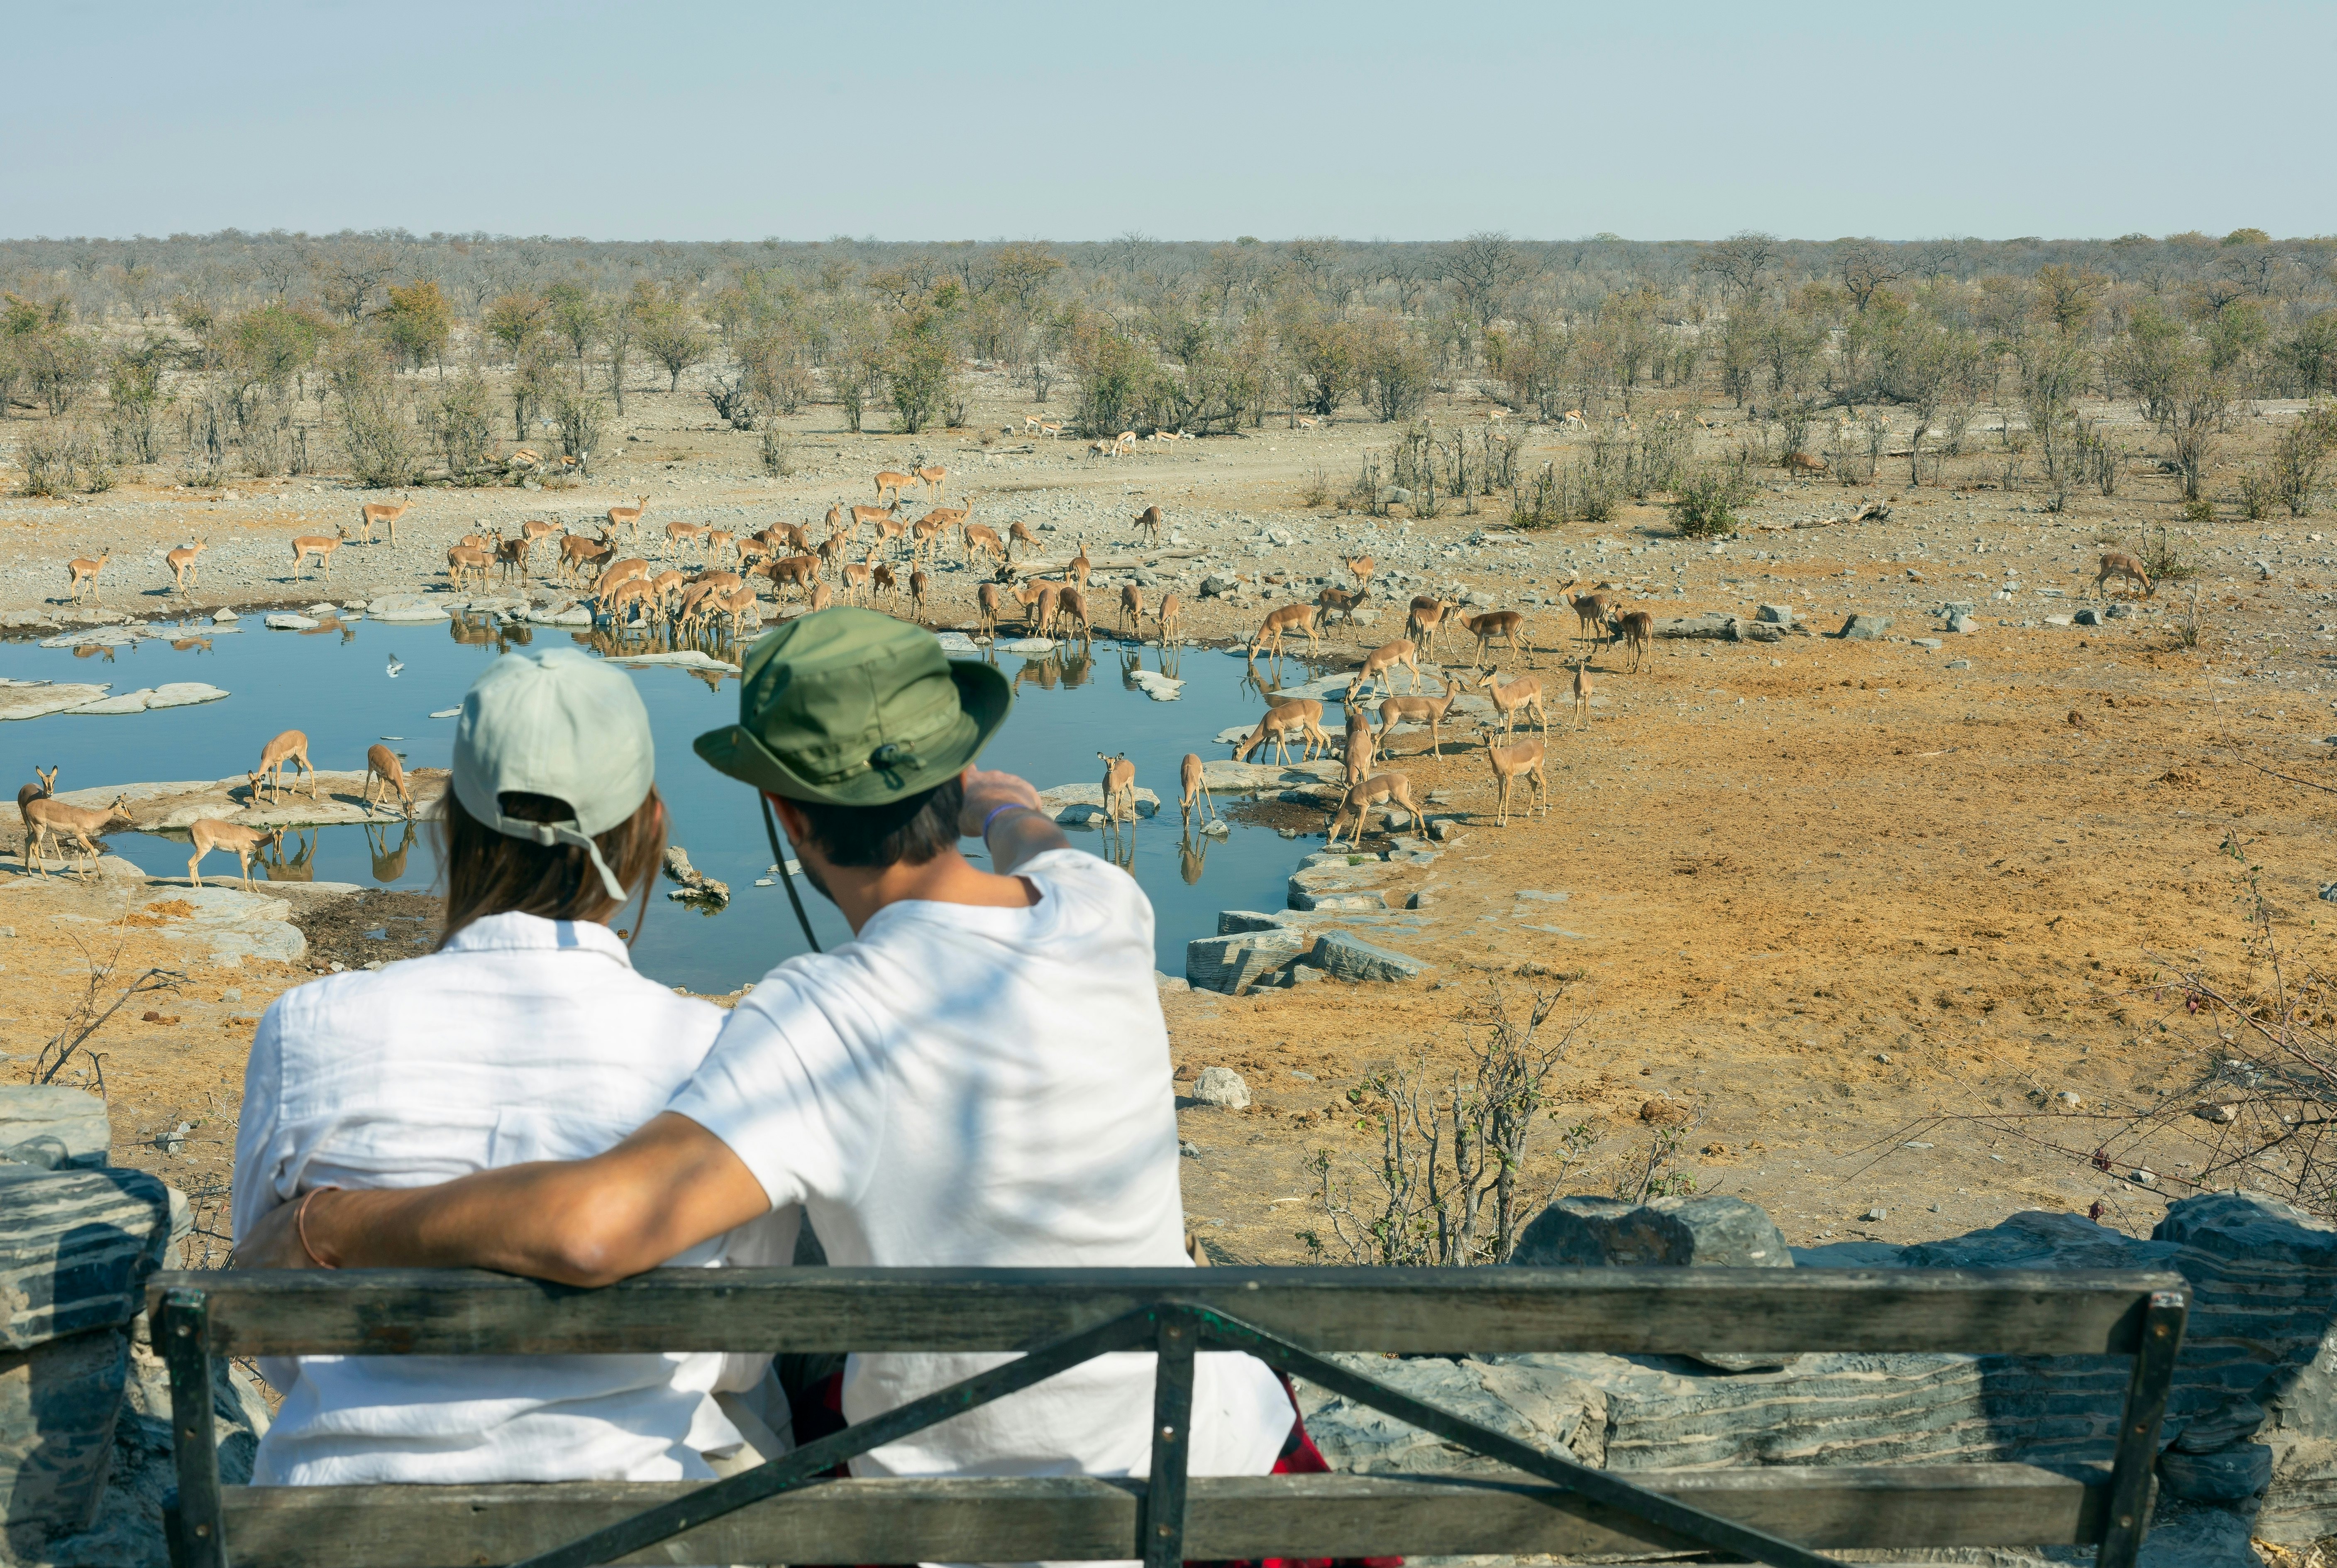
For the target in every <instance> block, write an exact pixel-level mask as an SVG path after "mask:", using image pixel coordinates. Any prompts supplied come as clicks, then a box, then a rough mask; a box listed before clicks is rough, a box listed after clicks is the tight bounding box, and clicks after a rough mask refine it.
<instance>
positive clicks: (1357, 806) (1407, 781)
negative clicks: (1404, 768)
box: [1323, 773, 1420, 849]
mask: <svg viewBox="0 0 2337 1568" xmlns="http://www.w3.org/2000/svg"><path fill="white" fill-rule="evenodd" d="M1374 806H1377V807H1378V808H1380V809H1381V810H1382V812H1383V813H1384V812H1386V811H1387V810H1389V809H1391V808H1392V807H1393V806H1401V807H1403V809H1405V810H1406V811H1408V812H1410V813H1411V814H1412V818H1413V821H1415V822H1417V821H1419V820H1420V808H1419V807H1417V806H1415V805H1413V801H1412V779H1411V778H1410V777H1409V776H1408V775H1405V774H1403V773H1374V774H1373V775H1372V776H1371V777H1370V778H1368V779H1357V780H1356V781H1355V782H1354V783H1352V784H1350V785H1348V786H1347V792H1346V793H1345V795H1343V796H1341V797H1340V798H1339V808H1338V809H1337V810H1335V811H1334V812H1332V813H1331V834H1330V837H1329V838H1328V839H1326V840H1325V843H1324V845H1323V848H1325V849H1336V848H1338V847H1339V828H1340V825H1341V824H1343V823H1345V822H1346V821H1348V820H1349V819H1350V818H1352V819H1353V820H1354V837H1353V838H1350V839H1349V840H1348V843H1349V845H1350V846H1353V845H1356V844H1361V843H1362V842H1363V841H1364V826H1365V825H1366V824H1367V823H1368V822H1369V821H1370V820H1371V815H1372V808H1373V807H1374Z"/></svg>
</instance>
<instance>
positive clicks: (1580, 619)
mask: <svg viewBox="0 0 2337 1568" xmlns="http://www.w3.org/2000/svg"><path fill="white" fill-rule="evenodd" d="M1567 603H1568V604H1569V605H1570V606H1572V607H1573V610H1574V624H1575V632H1576V635H1578V636H1580V637H1584V638H1588V639H1589V641H1591V642H1606V641H1607V595H1605V594H1604V593H1578V594H1576V595H1575V596H1574V597H1573V598H1571V599H1569V600H1568V601H1567Z"/></svg>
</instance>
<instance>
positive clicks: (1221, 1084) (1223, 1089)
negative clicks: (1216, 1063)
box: [1193, 1067, 1249, 1111]
mask: <svg viewBox="0 0 2337 1568" xmlns="http://www.w3.org/2000/svg"><path fill="white" fill-rule="evenodd" d="M1193 1098H1194V1099H1196V1100H1198V1101H1199V1102H1200V1103H1202V1104H1204V1105H1217V1106H1220V1107H1222V1108H1224V1109H1225V1110H1227V1111H1247V1110H1248V1109H1249V1085H1248V1084H1247V1083H1243V1082H1242V1075H1241V1074H1240V1073H1237V1072H1235V1071H1234V1070H1233V1069H1232V1068H1230V1067H1204V1068H1202V1069H1201V1075H1200V1077H1198V1078H1197V1079H1195V1080H1194V1082H1193Z"/></svg>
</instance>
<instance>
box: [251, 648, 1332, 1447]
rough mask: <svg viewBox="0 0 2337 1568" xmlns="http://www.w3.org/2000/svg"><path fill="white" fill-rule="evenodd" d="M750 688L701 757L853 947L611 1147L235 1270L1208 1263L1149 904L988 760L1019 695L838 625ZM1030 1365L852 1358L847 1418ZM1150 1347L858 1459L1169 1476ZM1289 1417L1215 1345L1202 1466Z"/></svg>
mask: <svg viewBox="0 0 2337 1568" xmlns="http://www.w3.org/2000/svg"><path fill="white" fill-rule="evenodd" d="M739 687H740V690H739V699H738V722H737V723H736V724H732V725H728V726H726V727H725V728H723V729H720V730H714V731H711V732H709V733H708V734H705V735H701V736H700V737H699V739H698V743H697V746H698V752H699V756H701V757H703V758H704V759H705V760H707V761H708V762H709V763H710V764H712V765H713V766H714V767H716V768H718V769H720V770H721V771H723V772H725V773H728V774H729V775H731V776H732V777H734V778H737V779H742V780H744V781H746V782H747V783H749V784H752V785H753V786H754V787H755V788H756V789H757V790H758V791H759V792H760V793H761V794H762V795H763V797H764V799H765V800H766V801H767V802H768V805H770V806H771V807H772V808H774V809H776V810H777V813H778V816H779V818H780V820H781V821H782V822H784V824H785V825H786V828H787V834H788V837H789V838H791V839H792V840H793V841H794V843H795V845H796V847H797V852H798V854H799V855H800V857H801V859H802V864H803V869H804V872H805V876H806V878H807V880H808V881H810V882H811V883H812V885H813V886H814V887H816V888H817V889H819V890H820V891H821V892H822V893H824V894H826V896H827V897H829V898H830V899H832V900H833V901H834V902H835V904H836V907H837V909H838V910H839V911H840V912H841V913H842V914H843V916H845V918H846V921H847V922H848V923H849V924H850V926H851V927H852V930H853V933H854V938H855V939H854V940H853V941H852V942H850V943H848V944H846V945H845V946H841V947H839V948H837V949H836V951H834V952H831V953H807V954H804V955H801V956H797V957H795V958H791V959H789V960H787V962H786V963H784V964H781V965H779V966H778V967H777V968H776V969H773V970H772V971H771V972H770V973H769V974H768V975H765V976H764V977H763V979H762V980H761V981H760V982H759V983H758V985H756V986H755V987H754V989H753V990H752V991H751V992H750V993H749V994H748V995H747V996H746V997H745V998H744V999H743V1000H742V1001H741V1002H740V1003H739V1004H738V1006H737V1007H736V1008H735V1009H733V1010H732V1012H731V1014H730V1018H729V1021H728V1023H727V1024H724V1026H723V1029H722V1033H721V1034H720V1036H719V1038H718V1039H717V1040H716V1042H715V1044H714V1047H713V1049H712V1050H711V1051H710V1052H709V1053H708V1054H707V1056H706V1058H705V1060H704V1061H703V1063H701V1064H700V1065H699V1069H698V1071H697V1072H696V1073H695V1074H693V1076H692V1077H691V1078H690V1080H689V1083H687V1084H686V1085H685V1086H684V1087H683V1088H682V1090H681V1091H680V1093H677V1094H676V1095H675V1096H674V1098H673V1099H672V1100H671V1101H670V1103H669V1105H668V1108H667V1110H666V1112H664V1113H663V1114H661V1115H660V1116H658V1117H657V1118H656V1119H654V1120H653V1121H651V1122H649V1123H648V1124H647V1125H646V1126H644V1127H642V1128H641V1129H640V1131H638V1132H635V1133H634V1134H633V1135H632V1136H631V1138H629V1139H627V1140H626V1141H625V1142H623V1143H621V1144H620V1145H619V1146H618V1147H617V1148H615V1149H613V1150H611V1151H610V1152H608V1153H606V1154H603V1155H601V1156H598V1157H596V1158H594V1159H591V1160H585V1161H574V1162H570V1163H543V1164H537V1165H530V1166H520V1167H507V1168H504V1169H501V1170H496V1171H484V1172H481V1173H479V1174H476V1175H474V1176H469V1177H465V1178H464V1179H462V1180H460V1181H453V1182H449V1183H446V1184H445V1185H443V1186H439V1187H434V1188H421V1189H403V1190H396V1191H385V1190H375V1191H350V1192H341V1191H317V1192H314V1193H311V1194H309V1195H308V1197H307V1198H305V1199H303V1200H302V1201H300V1202H298V1203H293V1204H288V1205H286V1206H285V1207H284V1208H283V1209H281V1210H277V1211H276V1212H275V1213H272V1214H270V1215H269V1218H268V1220H263V1221H262V1222H261V1228H260V1229H259V1230H255V1231H254V1233H253V1234H252V1235H250V1236H249V1237H248V1238H246V1239H245V1241H244V1243H243V1244H242V1247H241V1249H240V1252H239V1258H240V1259H241V1260H243V1261H245V1262H247V1263H259V1264H263V1265H277V1266H285V1267H318V1266H324V1267H410V1268H418V1267H440V1268H444V1267H458V1266H465V1265H467V1266H474V1267H483V1268H489V1269H501V1270H503V1271H504V1272H506V1273H513V1274H525V1275H533V1276H537V1277H540V1278H545V1279H557V1280H562V1281H566V1282H570V1283H574V1284H600V1283H604V1282H607V1281H609V1280H613V1279H621V1278H623V1277H625V1276H627V1275H631V1274H634V1273H638V1272H640V1270H642V1269H649V1268H653V1267H655V1266H656V1265H658V1264H659V1263H660V1262H662V1261H663V1260H664V1259H668V1258H670V1257H672V1256H674V1255H676V1254H678V1253H680V1252H681V1251H683V1250H685V1249H687V1248H688V1247H689V1246H691V1245H693V1244H695V1243H696V1242H698V1241H699V1240H704V1239H706V1238H708V1237H713V1236H719V1235H722V1234H724V1233H725V1232H727V1231H728V1230H731V1229H733V1228H734V1227H737V1226H738V1225H742V1224H745V1223H747V1222H748V1221H750V1220H755V1219H757V1218H758V1217H759V1216H762V1215H764V1214H767V1213H769V1212H771V1211H772V1210H777V1209H783V1208H786V1207H788V1206H791V1205H798V1204H799V1205H801V1206H802V1208H803V1210H804V1211H805V1213H806V1215H807V1218H808V1219H809V1220H810V1221H811V1224H812V1226H813V1228H814V1230H816V1232H817V1234H818V1235H819V1237H820V1239H821V1240H822V1241H823V1242H824V1243H825V1245H826V1251H827V1256H828V1260H829V1261H830V1262H832V1263H835V1264H837V1265H839V1266H867V1265H875V1266H890V1267H1023V1268H1063V1267H1080V1266H1090V1267H1154V1268H1158V1267H1163V1266H1173V1265H1177V1264H1180V1263H1185V1262H1187V1261H1188V1259H1187V1257H1186V1254H1185V1250H1184V1218H1183V1205H1182V1201H1181V1198H1180V1196H1179V1193H1178V1139H1177V1126H1176V1113H1175V1097H1174V1091H1173V1088H1172V1086H1171V1083H1170V1078H1171V1072H1170V1067H1169V1060H1168V1031H1167V1027H1166V1024H1164V1022H1163V1020H1162V1017H1161V1014H1160V1004H1159V992H1158V990H1157V989H1156V985H1155V981H1154V978H1153V970H1152V909H1151V906H1150V905H1149V903H1148V902H1147V901H1146V899H1145V897H1144V895H1143V893H1142V891H1141V890H1140V889H1139V888H1138V887H1137V886H1136V884H1135V882H1134V881H1133V879H1131V878H1130V877H1128V876H1126V875H1125V874H1123V873H1122V872H1120V870H1118V869H1117V868H1116V867H1111V866H1110V865H1108V864H1106V863H1105V862H1104V861H1102V860H1100V859H1098V858H1095V857H1093V856H1091V855H1088V854H1086V853H1084V852H1081V851H1078V850H1074V849H1072V848H1071V847H1070V846H1069V844H1068V843H1067V842H1066V841H1065V839H1064V838H1063V835H1062V834H1061V831H1060V830H1059V829H1058V828H1056V827H1055V824H1054V823H1053V821H1052V820H1051V818H1049V817H1048V815H1047V813H1046V812H1045V811H1044V810H1043V809H1041V807H1040V805H1039V799H1038V795H1037V793H1036V791H1034V790H1033V789H1032V788H1031V786H1030V785H1029V784H1027V783H1025V782H1023V781H1022V779H1017V778H1014V777H1013V776H1012V775H1010V774H1006V773H992V772H983V771H982V770H980V769H975V768H974V767H973V762H974V760H975V758H976V756H977V754H978V753H979V752H980V751H981V750H982V748H983V743H984V742H985V741H987V740H989V739H990V737H991V736H992V735H993V734H995V733H996V732H997V730H998V728H999V726H1000V725H1001V724H1002V722H1003V721H1004V720H1005V717H1006V712H1007V709H1008V708H1009V706H1010V705H1011V701H1012V694H1011V691H1010V690H1009V688H1008V687H1007V685H1006V682H1005V681H1003V679H1002V677H1000V675H999V674H998V672H997V671H995V670H993V669H992V668H990V667H989V666H988V665H986V664H982V663H973V662H952V661H950V660H948V659H946V658H944V656H943V654H942V652H941V648H940V645H939V643H938V642H936V641H935V640H934V638H933V637H932V636H931V635H930V634H929V633H927V632H924V631H922V630H920V629H918V628H916V627H914V626H910V625H908V624H906V623H904V622H899V621H895V620H893V619H892V618H890V617H888V616H884V615H878V614H875V613H870V612H865V611H861V610H853V609H836V610H826V611H822V612H820V613H816V614H812V615H806V616H802V617H799V618H797V620H795V621H792V622H789V623H788V624H787V625H786V626H784V627H782V628H780V629H779V630H777V631H776V632H772V633H771V634H770V635H769V636H768V637H766V638H764V639H763V640H762V641H761V642H758V644H756V646H755V648H754V649H753V650H752V651H751V652H749V653H748V657H747V661H746V663H745V667H744V670H743V671H742V676H741V680H740V682H739ZM961 836H964V837H978V838H982V839H983V841H984V843H985V845H986V846H987V848H988V851H989V854H990V857H991V864H992V867H993V869H992V870H987V871H985V870H983V869H981V868H979V867H975V866H974V865H973V864H972V863H971V862H970V861H968V860H967V859H966V858H965V857H964V856H963V855H962V854H960V853H959V850H958V848H957V844H958V839H959V838H960V837H961ZM284 1214H290V1215H291V1216H292V1219H291V1220H279V1216H281V1215H284ZM271 1222H274V1223H273V1228H272V1229H270V1228H269V1226H270V1223H271ZM1010 1358H1011V1357H1004V1356H963V1355H946V1356H935V1355H920V1356H909V1355H869V1356H856V1357H853V1358H852V1359H851V1361H850V1362H849V1363H848V1364H847V1366H846V1372H845V1376H844V1380H843V1385H842V1406H843V1414H844V1416H845V1417H846V1419H847V1420H849V1421H855V1422H857V1421H865V1420H868V1419H870V1418H872V1417H874V1416H877V1415H880V1414H882V1413H884V1412H885V1411H887V1410H891V1409H894V1408H896V1407H897V1406H901V1405H904V1404H906V1403H908V1402H909V1401H910V1400H913V1399H915V1398H917V1397H921V1396H923V1395H925V1394H927V1393H930V1392H933V1391H934V1390H936V1389H939V1388H942V1387H947V1386H948V1385H949V1384H951V1383H953V1382H956V1381H958V1380H960V1379H962V1378H963V1377H970V1376H973V1374H974V1373H976V1372H978V1371H980V1370H982V1369H983V1368H984V1367H989V1366H993V1365H996V1364H998V1363H1000V1362H1002V1361H1004V1360H1007V1359H1010ZM1151 1361H1152V1357H1150V1356H1149V1354H1127V1355H1116V1356H1110V1357H1102V1358H1100V1359H1098V1360H1095V1361H1091V1362H1089V1363H1087V1364H1086V1365H1084V1366H1081V1367H1077V1368H1074V1369H1073V1370H1071V1371H1069V1372H1065V1373H1061V1374H1059V1375H1057V1376H1056V1377H1051V1378H1050V1379H1048V1380H1047V1381H1046V1382H1045V1383H1043V1384H1041V1385H1039V1386H1038V1387H1033V1388H1030V1389H1027V1390H1025V1391H1023V1392H1022V1393H1020V1394H1017V1395H1013V1396H1012V1397H1008V1398H1006V1399H1003V1400H1001V1401H999V1402H997V1403H996V1404H993V1405H989V1406H983V1407H981V1408H978V1409H976V1410H973V1411H969V1412H967V1413H966V1414H964V1415H962V1416H956V1417H954V1418H953V1419H952V1420H950V1421H949V1422H948V1423H946V1424H945V1425H944V1426H938V1427H932V1428H928V1429H926V1430H925V1431H924V1432H921V1433H918V1434H916V1435H914V1436H912V1437H909V1438H906V1439H904V1440H902V1441H899V1442H895V1443H891V1444H886V1445H884V1446H879V1447H877V1448H875V1449H873V1450H871V1451H870V1452H869V1453H868V1454H866V1455H863V1456H862V1457H861V1458H859V1459H856V1460H855V1461H854V1462H853V1469H854V1471H855V1473H856V1474H859V1475H961V1474H980V1475H1065V1474H1085V1475H1141V1474H1142V1473H1143V1472H1144V1470H1145V1468H1146V1466H1147V1465H1148V1464H1149V1452H1150V1434H1149V1415H1150V1411H1151V1405H1152V1400H1151V1393H1150V1390H1151V1387H1152V1367H1151ZM1295 1421H1296V1412H1295V1410H1294V1408H1293V1406H1292V1404H1291V1401H1290V1398H1289V1397H1288V1395H1287V1394H1286V1391H1285V1390H1284V1389H1283V1388H1282V1387H1281V1385H1280V1384H1279V1383H1278V1382H1277V1381H1276V1378H1275V1377H1274V1376H1273V1374H1272V1373H1270V1372H1268V1371H1267V1370H1266V1367H1264V1366H1262V1365H1261V1364H1259V1363H1258V1362H1257V1361H1256V1360H1254V1359H1252V1358H1251V1357H1247V1356H1239V1355H1230V1354H1217V1353H1211V1354H1205V1355H1203V1356H1201V1357H1199V1358H1198V1365H1197V1367H1196V1375H1195V1385H1194V1401H1193V1425H1192V1447H1191V1450H1190V1455H1191V1457H1190V1464H1191V1470H1192V1473H1193V1474H1194V1475H1264V1474H1266V1473H1267V1472H1268V1471H1269V1470H1271V1469H1272V1468H1273V1467H1274V1465H1275V1463H1276V1458H1277V1456H1278V1455H1280V1453H1281V1451H1282V1449H1283V1447H1284V1445H1285V1440H1286V1438H1291V1437H1293V1436H1294V1434H1295V1431H1296V1427H1295Z"/></svg>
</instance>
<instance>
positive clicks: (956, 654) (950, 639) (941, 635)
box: [934, 632, 982, 659]
mask: <svg viewBox="0 0 2337 1568" xmlns="http://www.w3.org/2000/svg"><path fill="white" fill-rule="evenodd" d="M934 639H935V640H936V641H937V642H940V643H941V645H942V652H944V653H946V654H947V655H949V656H950V657H951V658H953V659H979V658H980V657H982V647H981V645H980V644H979V643H977V642H974V640H973V638H971V637H969V636H967V635H966V634H965V633H964V632H935V633H934Z"/></svg>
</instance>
